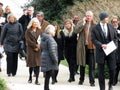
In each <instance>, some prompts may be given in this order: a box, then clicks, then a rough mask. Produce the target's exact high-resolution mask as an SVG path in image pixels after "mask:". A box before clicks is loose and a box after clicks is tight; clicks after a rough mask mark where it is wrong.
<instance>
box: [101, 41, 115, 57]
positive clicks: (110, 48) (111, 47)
mask: <svg viewBox="0 0 120 90" xmlns="http://www.w3.org/2000/svg"><path fill="white" fill-rule="evenodd" d="M115 49H117V47H116V45H115V43H114V42H113V41H111V42H109V43H108V44H107V48H106V49H103V51H104V52H105V54H106V55H109V54H110V53H111V52H113V51H114V50H115Z"/></svg>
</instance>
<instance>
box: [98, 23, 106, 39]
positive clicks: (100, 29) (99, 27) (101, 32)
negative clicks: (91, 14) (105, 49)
mask: <svg viewBox="0 0 120 90" xmlns="http://www.w3.org/2000/svg"><path fill="white" fill-rule="evenodd" d="M98 30H99V33H100V36H101V37H102V38H103V39H105V36H104V33H103V31H102V28H101V26H100V24H98Z"/></svg>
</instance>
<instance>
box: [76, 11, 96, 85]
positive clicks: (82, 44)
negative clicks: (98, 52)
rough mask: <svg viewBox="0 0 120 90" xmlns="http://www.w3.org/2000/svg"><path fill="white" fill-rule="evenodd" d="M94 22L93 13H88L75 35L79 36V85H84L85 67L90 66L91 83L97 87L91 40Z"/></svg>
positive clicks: (79, 24) (79, 23) (93, 49)
mask: <svg viewBox="0 0 120 90" xmlns="http://www.w3.org/2000/svg"><path fill="white" fill-rule="evenodd" d="M94 26H95V24H94V22H93V12H92V11H87V12H86V14H85V17H84V18H83V20H80V21H79V22H78V24H77V25H76V27H75V33H78V34H79V38H78V42H77V64H78V65H80V78H79V83H78V84H79V85H83V83H84V79H85V66H86V65H88V66H89V83H90V86H95V80H94V79H95V77H94V70H95V57H94V56H95V55H94V54H95V53H94V52H95V46H94V44H93V43H92V40H91V32H92V28H93V27H94Z"/></svg>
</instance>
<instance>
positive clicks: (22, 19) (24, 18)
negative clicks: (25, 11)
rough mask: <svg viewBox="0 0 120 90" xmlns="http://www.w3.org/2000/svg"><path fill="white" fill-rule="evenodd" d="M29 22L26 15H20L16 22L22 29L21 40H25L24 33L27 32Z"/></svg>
mask: <svg viewBox="0 0 120 90" xmlns="http://www.w3.org/2000/svg"><path fill="white" fill-rule="evenodd" d="M33 17H35V16H34V15H33ZM33 17H32V18H33ZM30 20H31V18H30V17H29V16H28V15H22V16H21V17H20V18H19V20H18V21H19V23H20V24H21V25H22V28H23V39H24V38H25V32H26V30H27V25H28V23H29V22H30Z"/></svg>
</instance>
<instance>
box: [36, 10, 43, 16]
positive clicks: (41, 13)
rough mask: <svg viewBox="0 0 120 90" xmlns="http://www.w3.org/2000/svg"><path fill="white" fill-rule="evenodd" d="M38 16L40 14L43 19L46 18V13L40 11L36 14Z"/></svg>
mask: <svg viewBox="0 0 120 90" xmlns="http://www.w3.org/2000/svg"><path fill="white" fill-rule="evenodd" d="M37 14H40V15H41V16H42V17H44V13H43V12H42V11H38V12H37V13H36V15H37Z"/></svg>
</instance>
